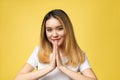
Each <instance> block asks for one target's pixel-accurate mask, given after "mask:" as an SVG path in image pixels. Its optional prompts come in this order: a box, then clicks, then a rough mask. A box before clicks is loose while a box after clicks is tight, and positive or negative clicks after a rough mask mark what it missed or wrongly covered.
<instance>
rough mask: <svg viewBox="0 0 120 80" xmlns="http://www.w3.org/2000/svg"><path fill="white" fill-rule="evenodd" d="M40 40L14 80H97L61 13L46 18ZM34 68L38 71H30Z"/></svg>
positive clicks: (66, 16) (57, 12)
mask: <svg viewBox="0 0 120 80" xmlns="http://www.w3.org/2000/svg"><path fill="white" fill-rule="evenodd" d="M40 38H41V41H40V46H36V48H35V49H34V51H33V53H32V54H31V56H30V57H29V59H28V60H27V62H26V64H25V65H24V66H23V68H22V69H21V70H20V71H19V73H18V74H17V76H16V77H15V80H36V79H39V80H97V79H96V76H95V74H94V72H93V71H92V69H91V67H90V65H89V62H88V59H87V57H86V55H85V53H84V52H83V51H82V50H81V49H80V48H79V46H78V44H77V42H76V40H75V36H74V32H73V26H72V24H71V21H70V19H69V17H68V15H67V14H66V13H65V12H64V11H63V10H60V9H55V10H52V11H50V12H48V13H47V14H46V15H45V17H44V19H43V22H42V27H41V36H40ZM35 68H37V69H38V70H37V71H33V70H34V69H35ZM78 72H79V73H78Z"/></svg>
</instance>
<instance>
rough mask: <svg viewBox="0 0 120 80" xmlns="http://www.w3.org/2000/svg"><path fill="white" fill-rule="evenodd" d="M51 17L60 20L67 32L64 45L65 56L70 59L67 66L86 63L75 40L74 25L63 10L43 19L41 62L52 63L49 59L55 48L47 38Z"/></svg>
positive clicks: (49, 13)
mask: <svg viewBox="0 0 120 80" xmlns="http://www.w3.org/2000/svg"><path fill="white" fill-rule="evenodd" d="M51 17H53V18H56V19H57V20H59V21H60V23H61V25H62V26H63V29H64V30H65V36H66V37H65V41H64V43H63V49H64V50H63V51H65V52H64V53H65V56H66V57H67V59H68V62H67V63H66V65H71V66H77V65H78V64H81V63H82V62H83V61H84V55H83V54H82V50H81V49H80V48H79V46H78V44H77V42H76V40H75V36H74V31H73V26H72V23H71V21H70V19H69V17H68V15H67V14H66V13H65V12H64V11H63V10H61V9H55V10H52V11H50V12H48V13H47V14H46V15H45V17H44V19H43V22H42V26H41V35H40V38H41V40H40V50H39V53H38V58H39V61H40V62H42V63H49V62H50V61H49V57H50V53H52V50H53V48H52V44H51V43H50V42H49V41H48V39H47V36H46V21H47V20H48V19H50V18H51Z"/></svg>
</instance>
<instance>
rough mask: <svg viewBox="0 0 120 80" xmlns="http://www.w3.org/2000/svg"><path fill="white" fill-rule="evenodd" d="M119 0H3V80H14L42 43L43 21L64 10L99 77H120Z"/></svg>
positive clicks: (0, 51)
mask: <svg viewBox="0 0 120 80" xmlns="http://www.w3.org/2000/svg"><path fill="white" fill-rule="evenodd" d="M119 5H120V2H119V0H118V1H117V0H63V1H62V0H0V80H13V78H14V76H15V75H16V73H17V72H18V71H19V69H20V68H21V67H22V65H23V64H24V63H25V62H26V60H27V58H28V57H29V55H30V54H31V52H32V50H33V49H34V47H35V46H36V45H37V44H39V34H40V26H41V21H42V19H43V17H44V15H45V14H46V13H47V12H48V11H49V10H52V9H56V8H59V9H63V10H64V11H66V12H67V14H68V15H69V16H70V19H71V21H72V23H73V25H74V31H75V36H76V38H77V42H78V43H79V45H80V47H81V48H82V49H83V50H84V51H85V52H86V54H87V56H88V59H89V61H90V64H91V66H92V68H93V70H94V72H95V73H96V75H97V77H98V79H99V80H120V76H119V74H120V69H119V68H120V62H119V61H120V6H119Z"/></svg>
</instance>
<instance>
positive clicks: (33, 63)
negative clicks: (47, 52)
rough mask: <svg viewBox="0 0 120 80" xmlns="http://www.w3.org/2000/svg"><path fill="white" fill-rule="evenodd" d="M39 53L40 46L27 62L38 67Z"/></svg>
mask: <svg viewBox="0 0 120 80" xmlns="http://www.w3.org/2000/svg"><path fill="white" fill-rule="evenodd" d="M38 51H39V46H36V47H35V48H34V50H33V52H32V54H31V55H30V57H29V58H28V60H27V63H28V64H30V65H31V66H32V67H34V68H35V67H37V65H38V58H37V54H38Z"/></svg>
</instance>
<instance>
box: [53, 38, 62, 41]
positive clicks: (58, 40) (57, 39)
mask: <svg viewBox="0 0 120 80" xmlns="http://www.w3.org/2000/svg"><path fill="white" fill-rule="evenodd" d="M60 39H61V38H57V39H52V41H59V40H60Z"/></svg>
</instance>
